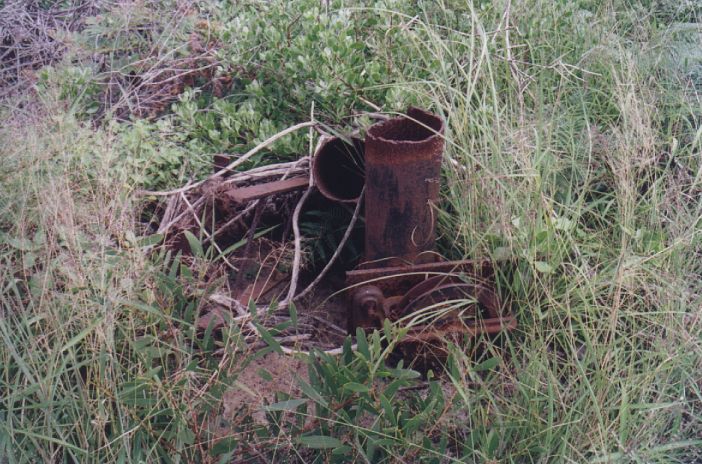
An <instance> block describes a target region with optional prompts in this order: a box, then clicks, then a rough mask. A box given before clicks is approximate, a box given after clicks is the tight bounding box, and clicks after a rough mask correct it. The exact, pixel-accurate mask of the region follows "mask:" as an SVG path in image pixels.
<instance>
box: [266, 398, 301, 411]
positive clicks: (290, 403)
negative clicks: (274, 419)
mask: <svg viewBox="0 0 702 464" xmlns="http://www.w3.org/2000/svg"><path fill="white" fill-rule="evenodd" d="M306 402H307V400H303V399H297V400H286V401H279V402H277V403H273V404H269V405H268V406H265V407H264V408H263V409H264V410H265V411H269V412H270V411H295V410H296V409H297V408H298V407H299V406H300V405H302V404H305V403H306Z"/></svg>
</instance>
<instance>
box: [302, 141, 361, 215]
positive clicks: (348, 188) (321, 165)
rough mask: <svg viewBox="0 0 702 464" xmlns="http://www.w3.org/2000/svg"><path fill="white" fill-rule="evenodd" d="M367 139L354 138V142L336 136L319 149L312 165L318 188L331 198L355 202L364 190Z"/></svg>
mask: <svg viewBox="0 0 702 464" xmlns="http://www.w3.org/2000/svg"><path fill="white" fill-rule="evenodd" d="M363 158H364V143H363V141H362V140H360V139H357V138H352V139H351V143H348V142H345V141H344V140H343V139H341V138H338V137H333V138H331V139H329V140H328V141H327V142H325V143H324V145H323V146H322V147H321V148H320V149H319V151H318V152H317V154H316V155H315V157H314V162H313V166H312V170H313V176H314V180H315V183H316V185H317V188H318V189H319V191H320V192H322V195H324V196H325V197H327V198H329V199H330V200H335V201H340V202H344V203H352V202H355V201H357V200H358V198H359V197H360V195H361V192H362V191H363V185H364V183H365V174H364V167H363Z"/></svg>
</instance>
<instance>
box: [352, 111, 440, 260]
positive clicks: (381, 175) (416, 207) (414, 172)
mask: <svg viewBox="0 0 702 464" xmlns="http://www.w3.org/2000/svg"><path fill="white" fill-rule="evenodd" d="M443 134H444V122H443V121H442V119H441V118H440V117H439V116H437V115H435V114H432V113H429V112H427V111H424V110H420V109H417V108H410V109H409V110H408V111H407V115H406V116H401V117H398V118H393V119H389V120H387V121H383V122H381V123H377V124H375V125H373V126H371V127H370V129H368V132H367V134H366V147H365V148H366V150H365V168H366V169H365V170H366V195H365V211H366V240H365V253H366V259H368V260H377V259H382V258H388V257H397V258H400V259H403V260H406V261H409V262H416V258H417V256H418V255H419V254H420V253H421V252H423V251H426V250H433V249H434V241H435V232H434V224H435V218H434V211H433V205H434V204H436V203H437V201H438V199H439V177H440V174H441V157H442V153H443V149H444V138H443Z"/></svg>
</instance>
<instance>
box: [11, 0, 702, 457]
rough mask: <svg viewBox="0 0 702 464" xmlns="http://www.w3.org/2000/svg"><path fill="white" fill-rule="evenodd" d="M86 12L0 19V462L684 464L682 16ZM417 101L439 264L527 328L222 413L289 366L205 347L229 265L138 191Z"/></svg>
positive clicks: (696, 298)
mask: <svg viewBox="0 0 702 464" xmlns="http://www.w3.org/2000/svg"><path fill="white" fill-rule="evenodd" d="M78 3H79V2H77V3H76V4H75V5H74V4H72V3H71V2H43V1H42V2H40V1H37V0H32V1H28V2H12V1H6V2H2V1H0V25H2V26H3V28H5V27H9V25H12V24H14V26H15V27H17V28H19V27H20V26H21V27H22V30H23V31H24V32H23V34H24V35H22V36H20V35H17V34H15V35H9V34H5V33H4V30H3V32H2V34H3V35H2V42H1V45H0V66H2V67H3V68H2V70H1V71H0V78H2V79H3V81H2V83H3V86H4V87H3V92H2V96H3V101H2V107H1V109H0V112H1V114H2V119H3V121H4V124H3V125H2V127H1V128H0V137H2V143H1V144H0V338H1V343H0V392H3V393H2V395H0V462H63V461H66V462H258V461H260V462H356V461H357V462H437V463H439V462H515V463H517V462H685V463H692V462H698V460H700V459H702V312H701V311H700V301H701V298H702V278H701V272H702V267H701V264H700V262H701V261H700V256H702V242H701V239H702V236H701V233H700V218H701V217H702V216H701V215H702V200H701V199H702V175H701V174H700V173H701V172H702V171H701V169H702V164H701V163H700V159H701V158H700V153H701V151H700V150H701V149H702V124H700V118H701V117H702V111H701V108H702V105H701V102H700V89H701V88H702V87H701V85H702V53H701V52H700V50H701V48H700V46H701V42H700V40H701V39H702V30H701V29H700V27H701V26H700V23H699V22H698V20H699V15H700V14H701V13H702V7H700V5H699V4H698V3H697V2H694V1H689V2H673V1H663V0H659V1H654V0H648V1H641V2H629V1H619V0H608V1H603V2H595V1H589V0H578V1H572V2H571V1H567V2H566V1H546V0H528V1H522V2H511V1H509V0H504V1H494V2H493V1H477V0H476V1H469V2H453V1H448V0H442V1H433V2H412V1H403V0H378V1H374V2H346V1H330V2H319V1H317V0H296V1H291V2H286V1H273V2H268V1H262V0H261V1H259V0H247V1H241V2H239V1H237V2H233V1H221V2H207V1H198V0H189V1H175V0H173V1H172V0H153V1H131V0H124V1H120V2H99V1H95V2H94V3H91V2H82V3H81V6H80V8H79V5H78ZM88 4H89V5H88ZM20 10H21V11H20ZM66 12H71V13H70V15H69V14H68V13H66ZM12 15H20V16H17V17H18V18H19V17H21V18H22V21H16V22H14V23H13V22H12V21H11V20H10V19H11V18H12V17H13V16H12ZM8 18H10V19H8ZM47 18H51V20H50V21H49V19H47ZM42 27H43V29H42ZM18 30H19V29H18ZM31 47H41V50H42V54H40V55H31V54H30V53H29V52H28V51H27V50H29V49H31ZM29 56H34V57H35V58H36V59H29V58H28V57H29ZM9 57H14V58H16V59H9ZM11 66H13V68H12V69H10V67H11ZM408 105H419V106H422V107H426V108H430V109H432V110H433V111H435V112H438V113H440V114H442V115H444V116H445V117H446V121H447V132H446V146H447V149H446V153H445V159H444V175H443V179H442V182H443V184H442V204H441V208H440V211H439V212H438V221H439V225H440V231H441V238H440V247H441V251H442V253H443V254H445V255H446V256H448V257H451V258H470V257H489V258H493V259H496V260H497V259H510V260H513V261H514V262H516V263H518V264H517V268H518V272H516V273H515V277H514V278H512V279H511V280H509V281H504V282H501V284H502V287H503V288H501V290H500V291H501V292H502V293H503V294H508V295H509V296H510V298H511V300H512V302H513V305H514V308H515V311H516V315H517V319H518V328H517V330H515V331H513V332H511V333H508V334H503V335H501V336H500V337H499V339H498V340H495V341H494V342H485V343H483V344H481V345H480V347H479V349H478V347H476V344H475V343H469V342H468V341H466V343H465V344H462V345H460V346H452V347H451V350H450V351H451V354H450V356H449V359H448V361H447V362H446V364H445V366H444V367H443V368H438V369H437V368H435V369H434V371H433V372H430V373H429V374H428V375H426V376H422V375H420V374H419V373H418V372H417V371H415V370H413V369H412V368H411V367H412V366H408V365H406V363H405V364H399V365H398V364H394V363H391V362H387V361H388V351H389V350H388V349H387V348H386V342H390V343H391V344H392V342H393V341H395V340H397V337H399V336H400V333H399V331H398V328H397V327H391V326H388V327H386V328H385V330H383V331H378V332H375V333H373V334H368V335H367V336H364V335H362V334H358V336H357V337H354V339H353V340H352V339H351V337H349V338H348V339H347V341H346V343H345V345H344V347H343V352H342V353H341V354H340V355H330V354H325V353H321V352H313V353H311V354H310V355H295V356H297V357H298V358H299V359H300V360H301V361H302V362H304V363H305V364H306V366H307V367H308V372H307V373H306V374H305V375H303V373H301V372H298V373H297V374H299V376H298V379H297V381H296V387H295V389H294V391H288V392H279V393H278V395H277V396H276V397H275V398H273V399H272V400H271V401H268V404H266V405H264V406H262V407H261V408H259V410H258V411H257V412H256V414H254V413H251V412H247V410H246V409H243V406H244V405H234V410H235V412H234V413H233V414H230V415H229V416H228V417H225V415H224V413H223V411H224V402H225V397H226V394H227V392H231V391H232V390H236V389H241V388H247V387H246V386H245V385H243V384H242V383H241V382H240V381H239V380H238V378H239V376H240V375H241V372H242V371H243V370H245V369H246V368H247V366H248V365H250V363H252V362H254V361H255V360H256V359H260V357H262V356H266V355H267V354H269V353H274V352H277V351H280V347H279V346H278V345H277V343H276V341H275V339H274V338H273V337H272V336H271V334H270V333H269V332H268V331H266V330H265V329H264V330H262V335H263V339H264V340H263V342H264V343H249V342H248V341H247V338H246V337H244V335H243V333H242V327H240V325H239V324H238V323H237V322H236V321H234V320H232V321H230V322H229V323H228V324H227V325H226V326H225V327H224V328H223V329H222V330H221V333H217V334H215V333H213V331H212V330H205V331H202V330H198V328H197V325H196V323H197V318H198V314H199V313H200V312H201V311H202V310H203V308H204V307H205V306H206V304H207V297H208V296H209V295H210V294H211V293H212V292H213V291H215V289H217V288H218V286H219V285H220V284H221V279H220V278H219V277H217V274H216V273H213V272H211V270H212V268H213V267H214V266H218V265H221V262H220V260H221V256H220V257H219V258H213V257H212V256H213V254H212V253H208V252H207V250H206V249H205V250H202V251H201V252H199V253H198V252H195V253H194V254H193V255H192V256H190V255H188V256H186V255H183V254H182V253H177V252H175V251H173V250H169V249H168V248H167V247H165V246H163V244H162V241H163V237H162V236H159V235H158V234H156V229H157V227H158V221H159V214H160V212H161V211H162V209H163V206H164V203H163V202H161V201H160V200H158V199H157V198H155V197H150V196H148V195H143V194H142V193H141V192H142V191H144V190H159V189H166V188H171V187H177V186H181V185H184V184H186V183H187V182H189V181H195V180H198V179H201V178H203V177H204V176H205V175H206V174H207V173H209V172H211V169H212V167H211V161H212V155H213V154H215V153H232V154H241V153H244V152H245V151H246V150H248V149H250V148H251V147H253V146H256V145H257V144H258V143H260V142H261V141H263V140H265V139H267V138H268V137H270V136H271V135H273V134H275V133H277V132H279V131H280V130H282V129H284V128H286V127H289V126H291V125H293V124H296V123H299V122H302V121H306V120H309V119H310V118H314V120H315V121H318V122H319V123H320V124H321V125H323V127H324V128H325V130H326V131H328V132H340V133H346V132H348V131H349V130H351V129H353V128H360V129H361V130H363V129H365V128H366V127H367V126H368V125H369V124H370V123H371V122H372V119H371V118H370V117H369V115H368V113H378V112H384V113H388V114H396V113H397V112H399V111H402V110H403V109H405V108H406V107H407V106H408ZM315 142H316V141H315V140H314V138H313V139H312V140H310V137H309V133H308V132H307V131H301V132H298V133H295V134H292V135H290V136H288V137H285V138H283V139H281V140H280V141H278V142H276V143H275V144H273V145H272V146H270V147H269V148H268V149H267V150H264V151H261V152H260V153H259V154H258V155H256V156H255V157H253V158H252V159H251V160H250V161H248V162H247V163H246V164H245V165H244V166H242V167H241V169H248V168H251V167H256V166H260V165H264V164H269V163H274V162H280V161H285V160H292V159H296V158H297V157H299V156H301V155H304V154H307V153H308V152H309V151H310V150H311V149H312V148H313V147H314V143H315ZM194 251H196V250H194ZM215 255H216V254H215ZM257 317H264V315H260V316H257ZM295 319H296V315H295V309H294V308H293V309H291V310H290V321H291V323H292V324H294V323H295ZM352 343H355V344H356V347H355V349H352V347H351V345H352ZM261 346H263V348H261ZM259 375H260V376H261V377H262V378H264V379H265V378H266V377H270V376H271V374H270V373H269V372H267V371H266V370H265V369H263V370H262V371H261V372H260V373H259ZM239 407H241V408H242V409H241V410H239V409H238V408H239ZM230 409H231V408H230ZM237 411H238V412H237ZM262 416H263V417H264V418H263V419H261V417H262Z"/></svg>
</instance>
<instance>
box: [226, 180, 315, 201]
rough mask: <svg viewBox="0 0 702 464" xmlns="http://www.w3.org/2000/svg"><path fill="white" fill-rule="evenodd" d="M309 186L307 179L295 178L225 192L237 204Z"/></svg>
mask: <svg viewBox="0 0 702 464" xmlns="http://www.w3.org/2000/svg"><path fill="white" fill-rule="evenodd" d="M308 185H309V179H308V178H307V177H304V176H301V177H293V178H291V179H285V180H277V181H275V182H266V183H264V184H256V185H251V186H250V187H237V188H232V189H229V190H227V191H226V192H225V194H224V195H225V196H226V197H227V198H228V199H229V200H231V201H233V202H235V203H247V202H249V201H253V200H258V199H259V198H263V197H267V196H270V195H277V194H280V193H287V192H292V191H293V190H300V189H302V188H305V187H307V186H308Z"/></svg>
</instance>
